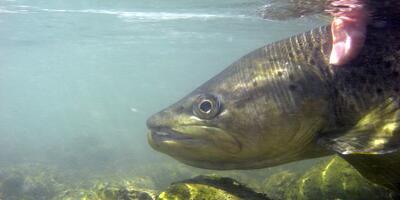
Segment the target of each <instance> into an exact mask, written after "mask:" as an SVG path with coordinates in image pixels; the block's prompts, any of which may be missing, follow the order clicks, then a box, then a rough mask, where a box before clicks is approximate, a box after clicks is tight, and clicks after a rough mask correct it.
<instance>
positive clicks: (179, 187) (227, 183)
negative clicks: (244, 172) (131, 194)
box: [157, 176, 269, 200]
mask: <svg viewBox="0 0 400 200" xmlns="http://www.w3.org/2000/svg"><path fill="white" fill-rule="evenodd" d="M157 199H158V200H172V199H174V200H188V199H190V200H205V199H207V200H225V199H229V200H239V199H252V200H268V199H269V198H268V197H267V196H266V195H265V194H261V193H257V192H254V191H253V190H251V189H249V188H248V187H246V186H244V185H243V184H241V183H239V182H237V181H235V180H233V179H231V178H223V177H217V176H197V177H195V178H193V179H188V180H184V181H180V182H176V183H173V184H172V185H171V186H170V187H169V188H168V189H167V190H166V191H164V192H162V193H161V194H160V195H159V196H158V198H157Z"/></svg>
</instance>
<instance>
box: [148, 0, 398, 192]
mask: <svg viewBox="0 0 400 200" xmlns="http://www.w3.org/2000/svg"><path fill="white" fill-rule="evenodd" d="M372 2H373V1H372ZM390 2H392V3H393V4H392V5H390V4H385V3H382V2H381V4H378V3H377V4H376V5H374V4H373V5H374V6H375V8H379V9H376V11H375V13H374V17H372V18H371V21H370V22H369V23H368V27H367V32H366V37H365V42H364V45H363V47H362V48H361V50H360V52H359V54H358V56H357V57H355V58H354V59H352V60H351V61H349V62H347V63H346V64H344V66H340V67H337V66H334V65H332V64H330V63H329V55H330V53H331V50H332V31H331V26H322V27H318V28H315V29H313V30H311V31H308V32H305V33H301V34H299V35H296V36H292V37H290V38H287V39H285V40H282V41H278V42H274V43H271V44H267V45H265V46H263V47H261V48H259V49H256V50H254V51H253V52H250V53H249V54H247V55H245V56H243V57H242V58H240V59H239V60H238V61H236V62H234V63H233V64H231V65H230V66H229V67H228V68H226V69H225V70H223V71H222V72H221V73H219V74H217V75H216V76H215V77H213V78H212V79H210V80H209V81H207V82H206V83H204V84H203V85H201V86H200V87H198V88H197V89H195V90H194V91H193V92H191V93H190V94H188V95H187V96H186V97H184V98H183V99H181V100H180V101H178V102H177V103H175V104H173V105H171V106H169V107H167V108H166V109H164V110H162V111H160V112H159V113H156V114H154V115H153V116H151V117H150V118H149V119H148V120H147V126H148V128H149V130H150V131H149V133H148V141H149V143H150V145H151V146H152V147H153V148H154V149H155V150H157V151H160V152H163V153H166V154H168V155H170V156H172V157H173V158H175V159H177V160H179V161H181V162H183V163H186V164H188V165H191V166H195V167H200V168H207V169H219V170H227V169H257V168H265V167H272V166H277V165H281V164H284V163H289V162H294V161H300V160H304V159H310V158H317V157H322V156H326V155H331V154H337V155H339V156H341V157H343V158H344V159H345V160H347V161H348V162H349V163H350V164H351V165H352V166H354V168H356V169H357V170H358V171H359V172H360V173H361V174H362V175H363V176H364V177H366V178H367V179H369V180H370V181H372V182H375V183H377V184H380V185H383V186H385V187H387V188H389V189H392V190H395V191H397V192H398V191H400V151H399V149H400V24H399V22H398V20H396V19H399V16H400V13H399V12H398V10H397V9H392V8H399V6H398V5H399V4H398V2H396V1H390ZM388 13H389V14H390V15H389V16H388Z"/></svg>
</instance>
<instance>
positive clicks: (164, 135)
mask: <svg viewBox="0 0 400 200" xmlns="http://www.w3.org/2000/svg"><path fill="white" fill-rule="evenodd" d="M149 134H150V136H151V138H152V140H154V141H156V142H163V141H171V140H174V141H192V140H195V138H193V137H190V136H187V135H184V134H182V133H180V132H178V131H174V130H172V129H170V128H165V127H163V128H158V129H150V132H149Z"/></svg>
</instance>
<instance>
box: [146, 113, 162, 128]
mask: <svg viewBox="0 0 400 200" xmlns="http://www.w3.org/2000/svg"><path fill="white" fill-rule="evenodd" d="M146 125H147V128H148V129H150V130H151V129H156V128H157V127H160V126H161V124H160V117H159V116H158V114H154V115H152V116H150V117H149V118H148V119H147V121H146Z"/></svg>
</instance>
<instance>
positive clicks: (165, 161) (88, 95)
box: [0, 0, 321, 199]
mask: <svg viewBox="0 0 400 200" xmlns="http://www.w3.org/2000/svg"><path fill="white" fill-rule="evenodd" d="M263 3H264V2H263V1H257V0H251V1H249V0H233V1H232V0H226V1H225V0H223V1H209V0H206V1H204V0H203V1H197V0H196V1H195V0H191V1H188V0H172V1H164V0H150V1H149V0H142V1H128V0H120V1H96V0H87V1H78V0H71V1H61V0H58V1H42V0H35V1H26V0H0V165H1V166H2V167H1V170H0V172H1V173H0V182H2V183H3V186H4V185H7V184H4V180H8V179H12V178H13V177H14V179H15V180H14V179H12V181H11V187H10V188H14V189H15V188H16V189H15V191H14V190H13V191H11V189H9V190H7V191H4V189H2V190H0V193H1V192H3V194H2V195H3V198H5V199H19V197H20V196H18V195H19V194H20V193H24V194H26V195H28V196H29V194H32V191H30V190H29V187H28V186H26V185H27V177H36V179H34V180H37V181H36V182H35V181H33V183H36V185H37V184H38V183H39V182H40V181H39V179H40V177H41V178H42V179H43V180H44V179H45V177H47V178H48V177H56V178H53V179H52V180H53V181H54V182H57V183H60V184H61V183H62V184H64V185H68V184H76V183H77V181H78V180H79V181H82V180H80V178H84V177H92V178H93V177H95V178H96V177H97V178H99V177H100V178H101V180H107V178H105V177H111V178H110V179H113V180H114V179H117V178H120V179H122V178H124V179H129V178H130V179H135V180H136V179H138V180H139V181H138V182H139V185H140V184H142V186H143V187H148V188H152V189H160V188H162V187H165V186H166V185H168V184H169V183H170V182H172V181H176V180H177V179H180V178H184V177H190V176H193V174H194V173H198V174H200V173H213V172H210V171H201V170H197V171H196V170H195V169H192V168H187V167H184V166H183V165H181V164H177V163H176V162H175V161H173V160H172V158H169V157H166V156H164V155H161V154H160V153H157V152H155V151H153V150H151V149H150V147H149V146H148V144H147V140H146V132H147V130H146V126H145V121H146V118H147V117H148V116H150V115H151V114H152V113H154V112H156V111H158V110H160V109H162V108H164V107H165V106H167V105H169V104H171V103H173V102H175V101H176V100H177V99H179V98H181V97H182V96H184V95H185V94H187V93H188V92H190V91H191V90H193V89H194V88H195V87H197V86H198V85H200V84H201V83H203V82H204V81H206V80H208V79H209V78H211V77H212V76H213V75H215V74H216V73H218V72H219V71H221V70H222V69H224V68H225V67H226V66H228V65H229V64H230V63H232V62H233V61H235V60H236V59H238V58H239V57H241V56H242V55H244V54H246V53H248V52H249V51H251V50H253V49H255V48H257V47H260V46H262V45H264V44H266V43H269V42H272V41H276V40H279V39H282V38H285V37H287V36H290V35H293V34H294V33H299V32H302V31H305V30H309V29H311V28H313V27H316V26H318V25H320V24H321V22H320V21H316V20H311V19H301V20H297V21H288V22H272V21H265V20H262V19H260V18H259V17H258V16H257V15H256V11H257V9H258V8H260V7H261V6H262V5H263ZM161 165H163V166H161ZM307 166H308V165H296V166H295V167H297V168H305V167H307ZM282 169H283V168H281V169H267V170H263V171H254V172H249V176H248V177H246V174H232V173H237V172H227V174H228V175H232V176H236V177H241V180H242V181H244V182H247V183H249V184H252V181H253V182H254V180H256V182H255V183H253V184H252V185H253V186H255V187H256V186H257V184H258V185H259V183H260V182H262V181H264V178H265V177H266V176H267V175H266V174H268V173H269V171H271V170H272V171H273V170H278V171H279V170H282ZM193 170H194V171H195V172H193ZM13 173H14V174H13ZM15 173H17V174H18V175H15ZM43 173H44V174H43ZM165 173H167V174H168V175H165V177H162V176H160V175H159V174H165ZM230 173H231V174H230ZM10 174H11V175H10ZM38 174H39V175H38ZM40 174H42V175H40ZM264 174H265V176H264ZM15 176H16V177H17V178H15ZM38 177H39V178H38ZM116 177H117V178H116ZM140 177H145V178H143V179H139V178H140ZM251 177H253V178H254V177H257V178H258V179H257V178H254V180H252V179H251ZM7 178H8V179H7ZM31 179H33V178H31ZM40 180H41V179H40ZM46 180H47V179H46ZM140 180H142V181H140ZM146 180H147V182H146ZM13 181H14V182H13ZM18 181H19V182H18ZM257 181H258V182H257ZM31 182H32V181H31ZM54 182H51V181H50V182H46V184H42V185H44V186H43V187H47V186H48V185H53V186H54V185H55V183H54ZM88 182H89V183H87V182H86V183H82V184H83V185H84V186H82V187H87V185H90V184H93V182H95V181H88ZM149 182H151V183H149ZM28 183H29V181H28ZM33 183H32V184H31V185H35V184H33ZM13 184H14V185H13ZM85 184H86V185H85ZM146 184H147V185H146ZM28 185H29V184H28ZM12 186H14V187H12ZM26 187H28V189H26ZM32 187H33V186H32ZM32 187H31V189H32ZM54 187H56V186H54ZM3 188H4V187H3ZM18 188H19V189H20V190H18ZM24 188H25V189H24ZM33 188H35V187H33ZM65 188H66V187H63V189H65ZM63 189H59V188H58V189H54V188H53V190H52V191H53V193H51V194H50V193H46V195H47V196H45V194H44V193H43V191H42V190H40V191H42V193H39V194H38V195H36V196H34V195H31V197H32V199H48V198H50V197H55V196H56V194H55V193H57V192H61V191H62V190H63ZM30 192H31V193H30ZM7 195H8V196H7ZM13 195H14V196H13ZM1 197H2V196H1V195H0V199H1ZM21 198H22V197H21ZM56 199H57V198H56Z"/></svg>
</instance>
